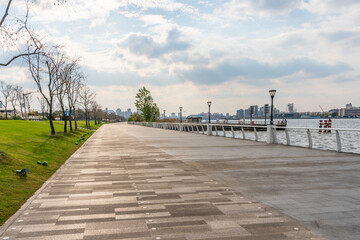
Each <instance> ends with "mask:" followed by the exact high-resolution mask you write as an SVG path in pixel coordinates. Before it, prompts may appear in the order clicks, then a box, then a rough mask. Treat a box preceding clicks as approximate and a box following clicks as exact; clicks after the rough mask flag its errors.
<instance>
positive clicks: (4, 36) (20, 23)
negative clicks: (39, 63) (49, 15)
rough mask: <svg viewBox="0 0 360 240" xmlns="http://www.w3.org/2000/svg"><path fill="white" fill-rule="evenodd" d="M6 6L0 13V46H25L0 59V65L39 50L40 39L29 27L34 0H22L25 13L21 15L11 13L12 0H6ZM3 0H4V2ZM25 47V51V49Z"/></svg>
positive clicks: (59, 2)
mask: <svg viewBox="0 0 360 240" xmlns="http://www.w3.org/2000/svg"><path fill="white" fill-rule="evenodd" d="M6 1H7V4H6V8H5V12H4V13H3V15H0V48H2V49H9V48H13V47H15V46H18V47H20V46H25V49H24V51H21V50H20V51H19V52H18V53H16V54H12V55H11V56H10V57H9V59H1V60H0V66H8V65H9V64H10V63H12V62H13V61H14V60H15V59H17V58H20V57H28V56H31V55H34V54H38V53H40V51H41V48H42V47H41V44H40V39H39V37H38V35H37V34H36V32H35V31H34V30H33V29H31V28H30V27H29V23H28V20H29V13H30V8H31V5H32V4H33V3H35V2H36V1H35V0H24V2H25V13H24V14H22V15H23V17H18V16H16V15H15V14H11V13H10V12H11V9H12V8H13V2H14V1H13V0H6ZM6 1H5V2H6ZM53 1H54V5H60V4H63V3H66V2H67V1H69V0H53ZM26 49H27V51H26Z"/></svg>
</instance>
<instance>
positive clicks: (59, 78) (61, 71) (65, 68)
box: [55, 48, 70, 133]
mask: <svg viewBox="0 0 360 240" xmlns="http://www.w3.org/2000/svg"><path fill="white" fill-rule="evenodd" d="M58 51H59V59H58V63H57V66H56V68H57V74H56V81H55V86H56V97H57V99H58V102H59V105H60V109H61V112H62V116H63V119H64V132H65V133H66V132H67V116H66V107H65V97H66V81H67V79H68V77H69V75H70V67H69V64H68V63H66V62H67V59H66V57H65V54H64V53H63V51H62V48H59V49H58Z"/></svg>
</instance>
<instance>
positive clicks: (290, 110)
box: [286, 103, 294, 113]
mask: <svg viewBox="0 0 360 240" xmlns="http://www.w3.org/2000/svg"><path fill="white" fill-rule="evenodd" d="M286 112H287V113H294V104H293V103H288V104H287V105H286Z"/></svg>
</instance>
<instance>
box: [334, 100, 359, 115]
mask: <svg viewBox="0 0 360 240" xmlns="http://www.w3.org/2000/svg"><path fill="white" fill-rule="evenodd" d="M338 115H339V117H360V107H353V106H352V104H351V103H349V104H346V107H345V108H341V109H339V113H338Z"/></svg>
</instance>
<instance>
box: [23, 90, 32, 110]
mask: <svg viewBox="0 0 360 240" xmlns="http://www.w3.org/2000/svg"><path fill="white" fill-rule="evenodd" d="M31 103H32V95H30V94H28V95H26V97H25V106H24V107H26V108H27V111H28V113H29V112H31V107H30V106H31Z"/></svg>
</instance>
